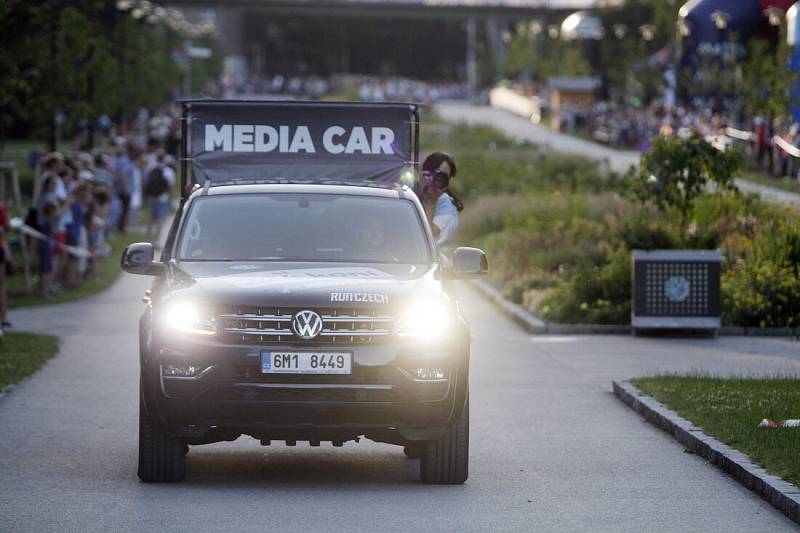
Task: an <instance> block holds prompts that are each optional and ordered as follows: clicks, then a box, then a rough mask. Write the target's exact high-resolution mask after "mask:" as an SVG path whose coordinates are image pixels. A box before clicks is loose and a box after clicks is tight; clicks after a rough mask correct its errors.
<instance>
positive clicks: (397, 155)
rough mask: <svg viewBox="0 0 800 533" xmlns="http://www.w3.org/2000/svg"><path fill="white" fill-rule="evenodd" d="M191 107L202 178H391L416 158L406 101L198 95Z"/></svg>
mask: <svg viewBox="0 0 800 533" xmlns="http://www.w3.org/2000/svg"><path fill="white" fill-rule="evenodd" d="M185 105H187V106H188V109H189V130H190V145H189V158H190V159H191V164H192V174H193V179H194V181H195V182H196V183H201V184H202V183H205V181H206V180H211V181H212V182H221V181H250V180H287V181H293V182H298V181H328V180H330V181H347V182H366V181H368V182H375V183H377V184H379V185H385V186H391V184H393V183H395V182H398V181H400V180H401V177H402V176H403V173H404V172H408V170H409V165H411V164H412V163H413V161H412V159H416V155H415V154H413V153H412V137H413V132H414V129H413V128H414V127H415V122H414V121H415V114H414V110H415V108H414V107H413V106H411V105H408V104H385V105H365V104H333V103H331V104H329V103H325V102H257V101H256V102H232V101H225V102H223V101H199V102H188V103H187V104H185Z"/></svg>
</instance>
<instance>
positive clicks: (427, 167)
mask: <svg viewBox="0 0 800 533" xmlns="http://www.w3.org/2000/svg"><path fill="white" fill-rule="evenodd" d="M445 161H446V162H447V166H449V167H450V177H451V178H454V177H455V176H456V172H457V170H458V169H457V168H456V162H455V161H454V160H453V156H451V155H450V154H448V153H446V152H433V153H432V154H431V155H429V156H428V157H426V158H425V161H423V162H422V170H423V171H428V172H436V169H438V168H439V167H440V166H442V163H444V162H445Z"/></svg>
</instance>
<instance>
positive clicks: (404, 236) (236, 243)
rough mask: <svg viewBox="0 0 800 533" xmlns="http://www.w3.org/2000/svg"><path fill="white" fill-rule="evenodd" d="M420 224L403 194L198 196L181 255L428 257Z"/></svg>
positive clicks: (253, 258)
mask: <svg viewBox="0 0 800 533" xmlns="http://www.w3.org/2000/svg"><path fill="white" fill-rule="evenodd" d="M429 257H430V255H429V249H428V242H427V238H426V236H425V232H424V229H423V226H422V223H421V221H420V218H419V216H418V214H417V210H416V209H415V208H414V205H413V204H412V203H411V202H409V201H405V200H396V199H390V198H376V197H373V196H370V197H364V196H344V195H342V196H339V195H333V194H289V193H276V194H243V195H224V196H223V195H220V196H206V197H202V198H197V199H196V200H195V201H194V202H192V206H191V208H190V210H189V213H188V215H187V219H186V222H185V224H184V226H183V233H182V237H181V240H180V246H179V253H178V258H179V259H180V260H182V261H311V262H327V261H335V262H353V263H409V264H410V263H417V264H421V263H428V262H429Z"/></svg>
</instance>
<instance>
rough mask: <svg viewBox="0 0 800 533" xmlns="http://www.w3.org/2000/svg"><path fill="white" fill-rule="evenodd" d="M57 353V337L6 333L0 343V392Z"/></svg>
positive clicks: (28, 374)
mask: <svg viewBox="0 0 800 533" xmlns="http://www.w3.org/2000/svg"><path fill="white" fill-rule="evenodd" d="M56 352H58V337H53V336H51V335H34V334H33V333H11V332H6V334H5V335H4V336H3V340H2V342H0V390H3V389H5V388H6V387H8V386H9V385H13V384H15V383H19V382H20V381H22V380H23V379H25V378H26V377H28V376H30V375H31V374H33V373H34V372H36V371H37V370H38V369H39V367H41V366H42V365H43V364H44V363H45V362H46V361H47V360H48V359H50V358H51V357H53V356H54V355H55V354H56Z"/></svg>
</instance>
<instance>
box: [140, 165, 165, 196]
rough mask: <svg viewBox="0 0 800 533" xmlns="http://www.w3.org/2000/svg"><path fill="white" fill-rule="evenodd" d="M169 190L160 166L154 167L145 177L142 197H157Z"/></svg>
mask: <svg viewBox="0 0 800 533" xmlns="http://www.w3.org/2000/svg"><path fill="white" fill-rule="evenodd" d="M168 190H169V182H168V181H167V178H165V177H164V169H163V168H162V167H161V166H157V167H155V168H154V169H153V170H151V171H150V173H149V174H148V175H147V179H146V180H145V183H144V195H145V196H152V197H158V196H161V195H162V194H164V193H165V192H167V191H168Z"/></svg>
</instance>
